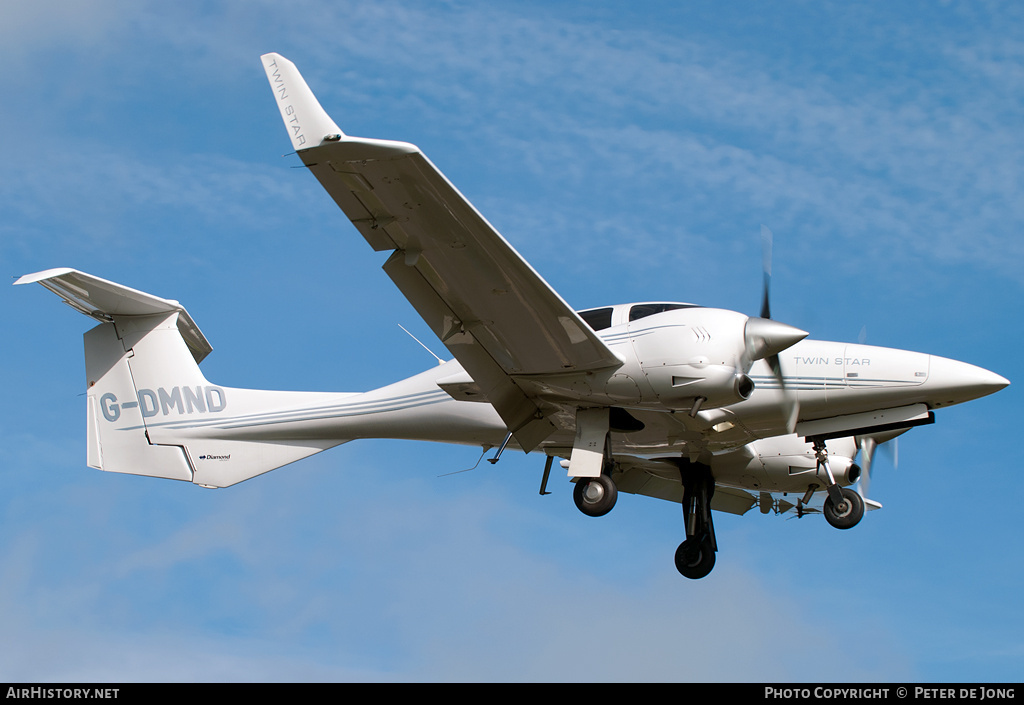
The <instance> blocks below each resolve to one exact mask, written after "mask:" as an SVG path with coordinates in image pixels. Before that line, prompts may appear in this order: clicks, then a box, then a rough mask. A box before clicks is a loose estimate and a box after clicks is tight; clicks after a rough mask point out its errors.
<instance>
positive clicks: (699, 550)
mask: <svg viewBox="0 0 1024 705" xmlns="http://www.w3.org/2000/svg"><path fill="white" fill-rule="evenodd" d="M714 567H715V549H713V548H712V547H711V542H710V541H708V540H706V539H705V540H704V541H698V540H697V539H686V540H685V541H683V542H682V543H681V544H679V548H677V549H676V570H678V571H679V572H680V574H682V576H683V577H684V578H689V579H690V580H699V579H701V578H703V577H704V576H706V575H707V574H708V573H710V572H711V569H712V568H714Z"/></svg>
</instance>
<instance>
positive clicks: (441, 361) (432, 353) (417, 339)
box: [398, 323, 444, 365]
mask: <svg viewBox="0 0 1024 705" xmlns="http://www.w3.org/2000/svg"><path fill="white" fill-rule="evenodd" d="M398 327H399V328H401V329H402V330H404V331H405V332H406V333H407V334H408V336H409V337H410V338H412V339H413V340H415V341H416V342H417V343H419V344H420V347H422V348H423V349H424V350H426V351H427V352H428V353H430V354H431V355H434V351H433V350H431V349H430V348H428V347H427V346H426V345H424V344H423V341H421V340H420V339H419V338H417V337H416V336H415V335H413V334H412V333H409V331H408V330H407V329H406V327H405V326H403V325H402V324H401V323H399V324H398ZM434 359H435V360H437V364H439V365H443V364H444V360H442V359H441V358H440V357H438V356H437V355H434Z"/></svg>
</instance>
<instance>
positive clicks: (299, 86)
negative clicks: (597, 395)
mask: <svg viewBox="0 0 1024 705" xmlns="http://www.w3.org/2000/svg"><path fill="white" fill-rule="evenodd" d="M262 58H263V65H264V68H265V70H266V72H267V79H268V80H269V81H270V85H271V87H272V88H273V90H274V95H275V97H276V98H277V102H278V107H279V109H280V110H281V117H282V118H283V119H284V122H285V125H286V127H288V132H289V134H290V136H291V139H292V145H293V146H294V147H295V149H296V151H297V152H298V154H299V156H300V157H301V158H302V161H303V162H304V163H305V164H306V166H307V167H309V169H310V171H312V172H313V174H314V175H315V176H316V177H317V179H319V181H320V183H321V184H322V185H323V187H324V188H325V189H326V190H327V192H328V193H329V194H330V195H331V197H332V198H334V200H335V202H336V203H337V204H338V206H339V207H340V208H341V210H342V211H344V213H345V215H347V216H348V218H349V220H351V221H352V224H353V225H355V226H356V228H357V229H358V230H359V232H360V233H361V234H362V235H363V237H364V238H366V241H367V242H368V243H369V244H370V246H371V247H373V249H374V250H377V251H386V250H392V251H393V254H392V255H391V257H390V258H389V259H388V260H387V262H386V263H385V265H384V271H386V272H387V273H388V275H389V276H390V277H391V279H392V280H393V281H394V282H395V284H396V285H397V286H398V288H399V289H400V290H401V292H402V293H403V294H404V295H405V297H406V298H407V299H408V300H409V302H410V303H411V304H412V305H413V306H414V307H415V308H416V310H417V312H419V314H420V315H421V316H422V317H423V319H424V320H425V321H426V322H427V324H428V325H429V326H430V327H431V329H432V330H433V331H434V333H436V334H437V336H438V337H439V338H440V339H441V341H442V342H443V343H444V344H445V346H446V347H447V348H448V350H450V351H451V353H452V355H454V356H455V358H456V359H457V360H458V361H459V362H460V363H461V364H462V366H463V368H465V370H466V371H467V372H468V373H469V374H470V376H472V378H473V380H474V381H475V382H476V384H477V385H478V386H479V388H480V390H481V392H482V393H483V394H485V395H486V397H487V399H488V401H489V402H490V403H491V404H492V405H493V406H494V408H495V409H496V410H497V412H498V414H499V415H500V416H501V417H502V419H503V420H504V421H505V423H506V424H507V425H508V428H509V430H510V431H511V432H512V433H513V435H514V436H515V438H516V441H517V442H518V443H519V444H520V445H521V446H522V447H523V449H524V450H531V449H533V448H534V447H536V445H537V444H538V443H540V442H541V441H542V440H544V438H546V437H547V436H548V435H549V434H550V433H551V432H552V431H553V430H554V426H553V425H552V424H551V422H550V421H549V420H548V419H547V418H545V417H546V416H548V415H549V414H550V413H551V412H552V411H553V409H552V408H551V407H549V406H548V405H547V403H546V402H544V401H542V400H540V399H538V398H536V397H535V396H534V395H532V394H531V393H530V392H529V391H528V386H527V385H523V386H520V384H518V383H517V379H520V378H521V377H525V376H530V377H531V378H534V379H536V377H537V376H542V375H548V374H559V375H564V374H566V373H580V374H581V375H582V374H584V373H586V372H592V371H595V370H601V369H608V368H613V367H618V366H619V365H621V364H622V363H621V361H620V360H619V359H618V358H617V357H616V356H615V355H614V354H613V353H612V351H611V350H609V348H608V346H607V345H605V343H604V342H603V341H602V340H601V339H600V338H598V337H597V335H596V334H595V333H594V331H593V330H592V329H591V328H590V327H589V326H588V325H587V324H586V323H584V322H583V320H582V319H581V318H580V317H579V316H578V315H577V314H576V312H575V311H573V310H572V308H570V307H569V305H568V304H567V303H566V302H565V301H564V300H563V299H562V298H561V297H560V296H559V295H558V294H557V293H556V292H555V290H554V289H552V288H551V286H550V285H548V283H547V282H545V281H544V279H543V278H541V276H540V275H539V274H537V272H536V271H535V270H534V269H533V268H532V267H531V266H530V265H529V264H528V263H527V262H526V261H525V260H524V259H523V258H522V257H521V256H520V255H519V254H518V253H517V252H516V251H515V250H514V249H513V248H512V247H511V245H509V244H508V242H507V241H506V240H505V239H504V238H503V237H502V236H501V235H500V234H499V233H498V232H497V231H496V230H495V229H494V228H493V227H492V226H491V224H490V223H488V222H487V220H485V219H484V217H483V216H482V215H480V213H479V212H477V210H476V209H475V208H474V207H473V205H472V204H471V203H470V202H469V201H467V200H466V198H465V197H464V196H463V195H462V194H461V193H459V191H458V190H457V189H456V188H455V187H454V186H452V184H451V183H450V182H449V181H448V179H447V178H445V176H444V174H442V173H441V172H440V171H439V170H438V169H437V167H435V166H434V165H433V164H432V163H431V162H430V160H429V159H427V158H426V156H424V155H423V153H422V152H420V150H419V149H418V148H417V147H415V146H413V145H411V144H407V143H405V142H390V141H385V140H371V139H362V138H356V137H349V136H347V135H345V134H344V133H343V132H342V131H341V130H340V129H338V126H337V125H336V124H335V123H334V121H333V120H331V118H330V117H328V116H327V114H326V112H324V110H323V108H321V107H320V104H319V103H318V102H317V100H316V98H315V97H314V96H313V93H312V92H311V91H310V90H309V87H308V86H307V85H306V83H305V81H304V80H303V79H302V76H301V75H300V74H299V72H298V70H297V69H296V68H295V65H294V64H292V63H291V62H290V61H288V60H287V59H285V58H283V57H281V56H279V55H277V54H266V55H264V56H263V57H262Z"/></svg>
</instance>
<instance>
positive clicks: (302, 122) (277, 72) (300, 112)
mask: <svg viewBox="0 0 1024 705" xmlns="http://www.w3.org/2000/svg"><path fill="white" fill-rule="evenodd" d="M260 59H261V61H262V63H263V70H264V72H265V73H266V74H267V81H269V82H270V88H271V90H272V91H273V92H274V97H275V99H276V102H277V107H278V109H279V110H280V111H281V119H282V120H283V121H284V126H285V129H286V130H287V131H288V137H289V138H290V139H291V141H292V147H293V148H294V149H295V151H299V150H303V149H309V148H311V147H316V146H318V145H320V144H322V143H323V142H324V140H327V141H336V140H338V139H340V138H342V137H344V134H345V133H343V132H342V131H341V128H339V127H338V125H337V124H335V122H334V120H332V119H331V116H330V115H328V114H327V111H325V110H324V109H323V107H322V106H321V105H320V102H319V101H318V100H317V99H316V96H315V95H313V91H312V90H310V88H309V86H308V85H307V84H306V81H305V79H304V78H302V74H301V73H299V70H298V68H296V66H295V64H293V63H292V62H291V61H289V60H288V59H286V58H285V57H283V56H281V55H280V54H278V53H276V52H269V53H266V54H263V55H262V56H261V57H260Z"/></svg>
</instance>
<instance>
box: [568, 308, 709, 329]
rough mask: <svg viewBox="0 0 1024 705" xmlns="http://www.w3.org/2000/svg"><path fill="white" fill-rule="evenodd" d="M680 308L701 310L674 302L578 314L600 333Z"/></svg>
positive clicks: (592, 309)
mask: <svg viewBox="0 0 1024 705" xmlns="http://www.w3.org/2000/svg"><path fill="white" fill-rule="evenodd" d="M680 308H699V306H697V305H696V304H681V303H674V302H667V303H642V304H619V305H618V306H605V307H604V308H588V309H585V310H583V311H578V313H579V314H580V318H582V319H583V320H584V321H585V322H586V324H587V325H588V326H590V327H591V328H593V329H594V330H595V331H598V330H604V329H605V328H611V327H612V326H617V325H621V324H623V323H628V322H629V321H638V320H640V319H641V318H646V317H647V316H653V315H654V314H656V313H662V312H664V311H674V310H676V309H680Z"/></svg>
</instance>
